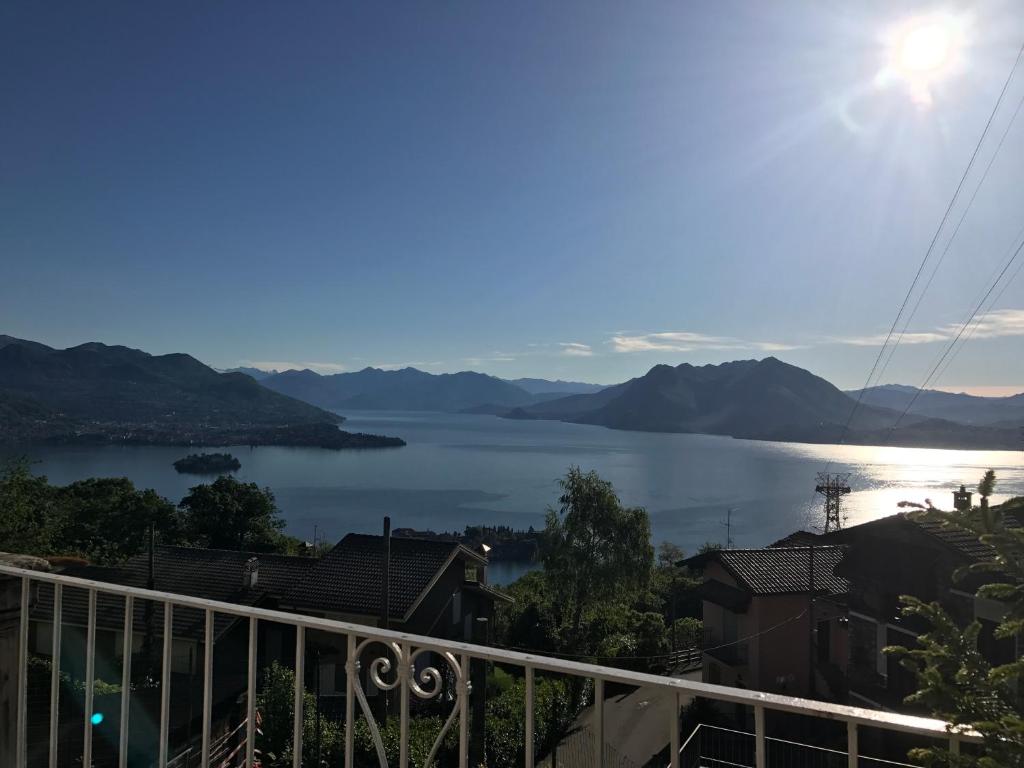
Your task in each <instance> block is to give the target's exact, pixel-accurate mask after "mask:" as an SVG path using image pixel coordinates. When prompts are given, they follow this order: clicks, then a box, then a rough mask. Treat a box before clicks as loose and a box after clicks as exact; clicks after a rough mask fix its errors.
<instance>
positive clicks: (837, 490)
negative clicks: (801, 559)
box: [814, 472, 850, 533]
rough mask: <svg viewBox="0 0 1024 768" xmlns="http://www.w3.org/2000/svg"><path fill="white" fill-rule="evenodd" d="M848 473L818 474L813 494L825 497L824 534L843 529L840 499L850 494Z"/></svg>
mask: <svg viewBox="0 0 1024 768" xmlns="http://www.w3.org/2000/svg"><path fill="white" fill-rule="evenodd" d="M849 481H850V473H849V472H833V473H828V472H819V473H818V484H817V485H816V486H815V487H814V490H815V492H817V493H820V494H821V495H822V496H824V497H825V533H831V532H832V531H840V530H842V528H843V522H844V520H843V515H842V499H843V496H845V495H846V494H848V493H849V492H850V486H849Z"/></svg>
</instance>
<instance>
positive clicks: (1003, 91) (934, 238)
mask: <svg viewBox="0 0 1024 768" xmlns="http://www.w3.org/2000/svg"><path fill="white" fill-rule="evenodd" d="M1022 57H1024V43H1022V44H1021V46H1020V49H1019V50H1018V51H1017V58H1015V59H1014V61H1013V66H1012V67H1010V72H1009V74H1008V75H1007V76H1006V80H1005V81H1004V82H1003V87H1002V89H1001V90H1000V91H999V97H998V98H997V99H996V103H995V106H993V107H992V111H991V112H990V113H989V116H988V120H986V121H985V128H984V130H982V132H981V136H980V137H979V138H978V142H977V144H975V146H974V151H973V152H972V153H971V159H970V160H969V161H968V163H967V167H966V168H964V172H963V174H962V175H961V176H960V181H959V183H958V184H957V185H956V190H955V191H954V192H953V197H952V198H950V201H949V205H947V206H946V211H945V213H944V214H943V215H942V220H941V221H940V222H939V226H938V227H937V228H936V230H935V234H934V235H933V236H932V239H931V242H930V243H929V244H928V250H926V251H925V254H924V258H923V259H921V263H920V265H919V266H918V268H917V272H916V273H915V274H914V279H913V281H911V283H910V288H908V289H907V293H906V296H904V297H903V302H902V303H901V304H900V309H899V311H898V312H897V313H896V317H895V319H893V321H892V326H890V328H889V333H888V334H886V337H885V341H884V342H883V343H882V347H881V348H880V349H879V350H878V355H877V356H876V357H875V362H874V364H873V365H872V366H871V372H870V373H868V378H867V382H865V384H864V387H863V389H861V391H860V392H859V393H858V395H857V402H856V403H855V404H854V406H853V408H852V409H851V410H850V416H849V418H847V420H846V424H845V425H844V426H843V430H842V433H841V435H840V441H839V442H840V444H842V442H843V441H844V440H845V439H846V433H847V431H848V430H849V428H850V424H852V423H853V417H854V416H855V415H856V413H857V411H858V410H859V409H860V406H861V403H862V402H863V400H864V393H865V392H866V391H867V389H868V387H870V386H871V380H872V378H873V377H874V375H875V371H877V370H878V365H879V363H880V362H881V360H882V358H883V356H884V355H885V351H886V348H887V347H888V346H889V342H890V340H891V339H892V337H893V334H894V333H895V332H896V326H897V325H899V322H900V318H901V317H903V312H904V311H905V310H906V308H907V304H908V303H909V301H910V297H911V296H912V295H913V293H914V288H916V287H917V282H918V280H920V279H921V273H922V272H923V271H924V268H925V265H926V264H927V263H928V259H929V258H930V257H931V254H932V250H933V249H934V248H935V243H936V241H937V240H938V238H939V234H940V233H941V232H942V229H943V227H944V226H945V225H946V221H947V220H948V219H949V214H950V211H952V210H953V206H954V205H955V204H956V201H957V199H958V197H959V196H960V190H961V189H962V188H963V185H964V182H965V181H966V179H967V175H968V174H969V173H970V171H971V168H972V167H973V166H974V161H975V159H976V158H977V156H978V152H979V151H980V150H981V145H982V143H983V142H984V141H985V137H986V136H987V135H988V131H989V128H991V126H992V121H993V120H994V119H995V116H996V112H997V111H998V110H999V106H1000V105H1001V104H1002V103H1003V97H1004V96H1005V95H1006V90H1007V89H1008V88H1009V86H1010V81H1011V80H1013V75H1014V73H1015V72H1016V71H1017V66H1018V65H1019V64H1020V61H1021V58H1022ZM900 338H902V332H901V333H900ZM897 344H898V342H897ZM826 471H827V470H826Z"/></svg>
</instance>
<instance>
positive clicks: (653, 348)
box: [608, 331, 800, 353]
mask: <svg viewBox="0 0 1024 768" xmlns="http://www.w3.org/2000/svg"><path fill="white" fill-rule="evenodd" d="M608 343H609V344H610V345H611V348H612V351H613V352H621V353H631V352H699V351H721V350H744V349H754V350H758V351H761V352H785V351H788V350H793V349H800V347H799V346H797V345H795V344H786V343H782V342H775V341H747V340H745V339H739V338H736V337H735V336H710V335H708V334H705V333H694V332H692V331H660V332H658V333H641V334H628V333H617V334H614V335H613V336H612V337H611V339H609V340H608Z"/></svg>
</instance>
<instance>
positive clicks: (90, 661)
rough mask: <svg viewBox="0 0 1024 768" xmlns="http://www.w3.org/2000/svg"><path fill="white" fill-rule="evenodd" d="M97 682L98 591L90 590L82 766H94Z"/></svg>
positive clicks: (86, 631) (88, 767)
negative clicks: (94, 716)
mask: <svg viewBox="0 0 1024 768" xmlns="http://www.w3.org/2000/svg"><path fill="white" fill-rule="evenodd" d="M95 680H96V590H95V589H90V590H89V618H88V620H87V622H86V626H85V706H84V720H85V731H84V733H83V740H82V765H83V766H85V768H90V767H91V766H92V727H93V726H92V708H93V697H94V695H95V688H96V685H95Z"/></svg>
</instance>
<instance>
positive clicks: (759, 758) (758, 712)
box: [754, 704, 768, 768]
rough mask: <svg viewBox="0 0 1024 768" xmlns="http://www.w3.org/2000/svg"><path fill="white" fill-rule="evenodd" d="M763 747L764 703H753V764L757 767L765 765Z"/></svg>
mask: <svg viewBox="0 0 1024 768" xmlns="http://www.w3.org/2000/svg"><path fill="white" fill-rule="evenodd" d="M767 764H768V763H767V759H766V757H765V749H764V705H763V704H755V705H754V765H755V766H756V767H757V768H765V767H766V766H767Z"/></svg>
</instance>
